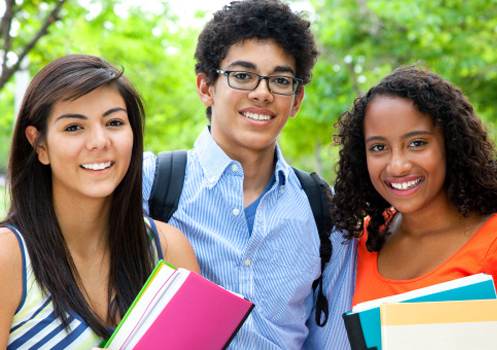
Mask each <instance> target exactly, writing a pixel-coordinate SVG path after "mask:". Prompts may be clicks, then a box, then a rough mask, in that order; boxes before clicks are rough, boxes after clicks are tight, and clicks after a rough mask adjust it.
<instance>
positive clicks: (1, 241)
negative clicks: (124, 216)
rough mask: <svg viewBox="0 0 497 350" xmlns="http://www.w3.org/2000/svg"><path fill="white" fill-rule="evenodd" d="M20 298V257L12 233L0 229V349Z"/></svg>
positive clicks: (15, 239) (4, 342)
mask: <svg viewBox="0 0 497 350" xmlns="http://www.w3.org/2000/svg"><path fill="white" fill-rule="evenodd" d="M21 297H22V255H21V248H20V247H19V242H18V241H17V238H16V236H15V235H14V233H13V232H12V231H10V230H8V229H6V228H0V300H1V301H2V307H1V310H2V312H0V349H6V348H7V343H8V340H9V333H10V327H11V324H12V319H13V318H14V313H15V312H16V310H17V308H18V306H19V303H20V302H21Z"/></svg>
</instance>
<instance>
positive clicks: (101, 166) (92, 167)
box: [81, 162, 111, 170]
mask: <svg viewBox="0 0 497 350" xmlns="http://www.w3.org/2000/svg"><path fill="white" fill-rule="evenodd" d="M110 164H111V162H105V163H93V164H83V165H81V166H82V167H83V168H85V169H90V170H103V169H105V168H108V167H110Z"/></svg>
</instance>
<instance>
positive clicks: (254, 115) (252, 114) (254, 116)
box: [242, 112, 271, 120]
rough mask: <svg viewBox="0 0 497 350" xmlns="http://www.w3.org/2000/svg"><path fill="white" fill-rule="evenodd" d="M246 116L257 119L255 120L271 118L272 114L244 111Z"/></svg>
mask: <svg viewBox="0 0 497 350" xmlns="http://www.w3.org/2000/svg"><path fill="white" fill-rule="evenodd" d="M242 114H243V115H244V116H246V117H247V118H250V119H255V120H270V119H271V116H270V115H262V114H255V113H250V112H244V113H242Z"/></svg>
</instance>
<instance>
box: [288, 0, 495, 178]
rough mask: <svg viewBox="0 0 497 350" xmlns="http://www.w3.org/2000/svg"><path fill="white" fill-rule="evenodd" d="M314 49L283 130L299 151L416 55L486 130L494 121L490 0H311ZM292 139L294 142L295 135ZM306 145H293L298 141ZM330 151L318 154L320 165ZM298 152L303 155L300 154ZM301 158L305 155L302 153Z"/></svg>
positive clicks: (326, 134)
mask: <svg viewBox="0 0 497 350" xmlns="http://www.w3.org/2000/svg"><path fill="white" fill-rule="evenodd" d="M311 3H312V5H313V7H314V10H315V20H314V24H313V25H314V31H315V33H316V36H317V38H318V41H319V45H320V51H321V57H320V60H319V62H318V64H317V66H316V69H315V71H314V78H313V82H312V83H311V84H310V85H309V86H308V87H307V89H306V93H307V97H309V98H308V99H306V102H305V106H304V107H303V110H302V112H301V113H300V114H299V115H298V117H297V118H296V120H295V122H294V123H293V125H292V126H291V127H290V128H288V129H287V130H286V131H287V132H288V133H287V134H285V138H284V140H285V142H286V145H285V146H289V147H292V144H293V145H295V147H296V148H295V149H294V150H293V155H294V156H295V157H298V156H299V155H300V157H302V156H304V154H307V153H306V152H309V151H311V149H312V148H315V149H316V146H315V145H330V143H331V142H332V132H333V127H332V125H333V123H334V122H335V121H336V120H337V118H338V116H339V115H340V114H341V113H342V112H343V111H344V110H346V109H348V108H349V107H350V105H351V103H352V101H353V100H354V99H355V98H356V97H357V96H358V95H360V94H362V93H364V92H365V91H367V89H368V88H369V87H370V86H372V85H373V84H375V83H377V82H378V81H379V79H380V78H381V77H382V76H384V75H385V74H387V73H389V72H391V70H392V69H393V68H395V67H398V66H400V65H409V64H413V63H416V62H418V61H421V62H422V64H423V66H424V67H426V68H429V69H431V70H433V71H435V72H437V73H438V74H440V75H442V76H443V77H444V78H445V79H448V80H449V81H451V82H453V83H455V84H456V85H458V86H460V87H461V89H462V90H463V92H464V93H465V94H466V95H467V96H468V97H469V99H470V101H471V102H472V103H473V105H474V106H475V108H476V110H477V113H478V114H479V115H480V116H481V117H482V118H483V119H484V120H485V121H486V123H487V125H488V127H489V129H490V131H491V132H493V130H494V129H495V122H496V121H497V114H496V112H497V96H496V94H497V54H496V52H495V49H494V48H495V47H497V1H495V0H472V1H467V0H406V1H391V0H311ZM295 141H296V142H295ZM301 147H303V148H305V150H306V152H305V153H304V152H302V153H300V152H299V148H301ZM331 152H332V155H334V156H332V157H331V158H325V157H323V163H324V166H323V173H325V175H327V177H328V178H329V177H330V176H333V174H331V173H328V171H329V169H331V168H332V164H333V163H334V161H335V159H333V158H335V157H336V154H337V150H335V149H332V150H331ZM304 157H305V156H304ZM304 159H305V158H304Z"/></svg>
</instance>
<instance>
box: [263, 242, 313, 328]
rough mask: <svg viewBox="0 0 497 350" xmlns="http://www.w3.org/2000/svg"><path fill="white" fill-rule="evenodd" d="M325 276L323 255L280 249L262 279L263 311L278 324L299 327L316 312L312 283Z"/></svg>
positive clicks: (265, 315) (273, 255) (274, 253)
mask: <svg viewBox="0 0 497 350" xmlns="http://www.w3.org/2000/svg"><path fill="white" fill-rule="evenodd" d="M320 273H321V259H320V257H319V256H314V255H310V254H308V253H305V252H297V251H291V250H285V249H276V250H273V251H272V252H271V259H270V263H269V266H268V267H267V269H266V272H265V273H264V275H263V276H262V278H261V281H260V282H261V288H260V290H261V295H260V297H259V298H257V299H259V300H261V305H260V309H259V312H260V313H261V314H262V315H263V316H264V317H266V318H267V319H268V320H270V321H271V322H274V323H276V324H281V325H284V324H299V323H302V322H304V321H305V320H307V319H308V318H309V315H310V313H311V309H312V303H313V297H312V283H313V282H314V280H315V279H316V278H317V277H318V276H319V274H320Z"/></svg>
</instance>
